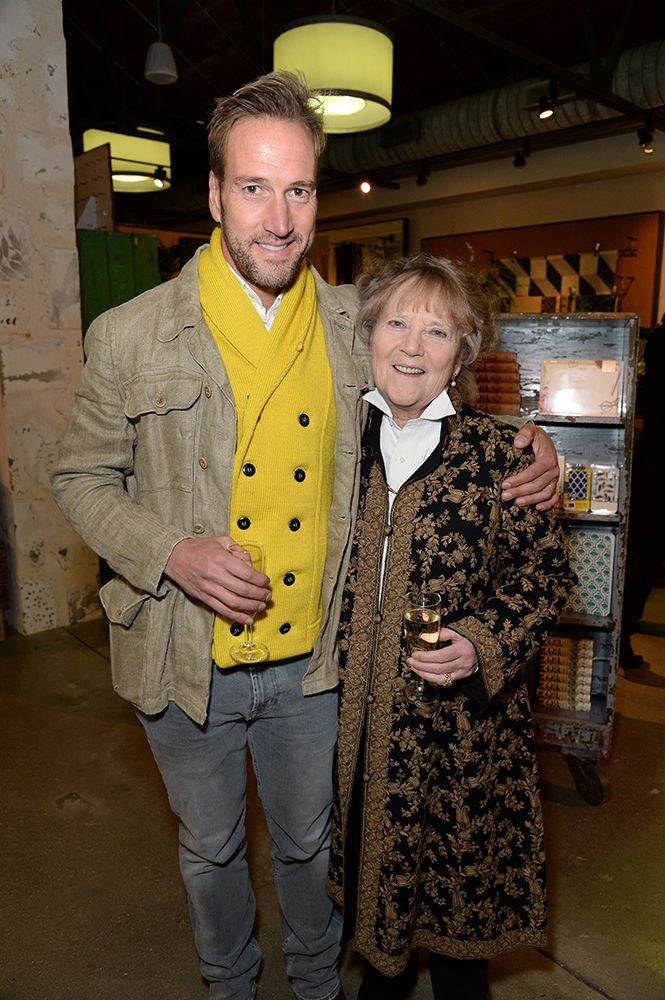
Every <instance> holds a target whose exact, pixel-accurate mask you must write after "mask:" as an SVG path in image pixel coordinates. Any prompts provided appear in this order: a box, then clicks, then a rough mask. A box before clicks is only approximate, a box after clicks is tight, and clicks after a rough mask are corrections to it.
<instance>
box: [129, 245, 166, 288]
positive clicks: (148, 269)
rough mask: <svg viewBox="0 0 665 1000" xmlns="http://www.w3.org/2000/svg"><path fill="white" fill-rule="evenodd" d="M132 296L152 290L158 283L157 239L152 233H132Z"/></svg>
mask: <svg viewBox="0 0 665 1000" xmlns="http://www.w3.org/2000/svg"><path fill="white" fill-rule="evenodd" d="M132 241H133V248H134V294H135V295H138V294H139V293H140V292H145V291H146V290H147V289H148V288H154V287H155V285H158V284H159V282H160V274H159V265H158V262H157V247H158V245H159V237H158V236H155V235H154V233H134V234H133V235H132Z"/></svg>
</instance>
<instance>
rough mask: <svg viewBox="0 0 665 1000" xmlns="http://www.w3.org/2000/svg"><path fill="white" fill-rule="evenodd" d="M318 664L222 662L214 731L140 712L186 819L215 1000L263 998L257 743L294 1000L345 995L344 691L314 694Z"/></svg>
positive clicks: (183, 825) (198, 922) (194, 902)
mask: <svg viewBox="0 0 665 1000" xmlns="http://www.w3.org/2000/svg"><path fill="white" fill-rule="evenodd" d="M307 662H308V661H307V658H304V659H298V660H293V661H290V662H282V663H275V664H271V663H267V664H256V665H254V666H240V667H232V668H231V669H229V670H220V669H218V668H217V667H216V666H214V665H213V667H212V681H211V692H210V706H209V711H208V718H207V720H206V722H205V723H204V724H203V725H199V724H197V723H195V722H193V721H192V720H191V719H190V718H189V717H188V716H187V715H185V713H184V712H183V711H181V709H179V708H178V707H177V705H175V704H173V703H170V704H169V707H168V708H167V709H166V710H165V711H164V712H162V713H161V714H160V715H157V716H147V715H143V714H141V713H139V719H140V721H141V723H142V725H143V727H144V728H145V731H146V733H147V736H148V740H149V742H150V747H151V749H152V752H153V754H154V757H155V760H156V761H157V765H158V767H159V770H160V772H161V774H162V778H163V779H164V784H165V785H166V790H167V792H168V796H169V801H170V803H171V808H172V809H173V811H174V812H175V814H176V815H177V816H178V818H179V820H180V868H181V871H182V876H183V879H184V882H185V887H186V890H187V895H188V900H189V909H190V915H191V920H192V926H193V930H194V938H195V942H196V947H197V950H198V953H199V956H200V959H201V971H202V973H203V976H204V977H205V978H206V979H207V980H208V981H209V982H210V997H211V1000H212V998H214V1000H252V998H253V997H254V996H255V993H256V985H255V982H256V976H257V973H258V970H259V966H260V962H261V953H260V950H259V946H258V944H257V942H256V940H255V938H254V936H253V927H254V918H255V912H256V904H255V899H254V893H253V891H252V886H251V884H250V880H249V873H248V868H247V862H246V857H245V853H246V841H245V793H246V773H247V770H246V768H247V749H248V748H249V751H250V753H251V755H252V762H253V766H254V773H255V775H256V780H257V785H258V789H259V795H260V798H261V802H262V804H263V809H264V812H265V815H266V819H267V823H268V828H269V830H270V835H271V838H272V864H273V871H274V878H275V887H276V890H277V895H278V898H279V902H280V907H281V910H282V918H283V919H282V948H283V951H284V955H285V958H286V969H287V973H288V975H289V976H290V977H291V981H292V986H293V991H294V994H295V995H296V997H298V998H300V1000H331V998H333V997H335V996H336V994H337V992H338V990H339V978H338V975H337V960H338V956H339V947H340V937H341V918H340V916H339V914H338V913H337V911H336V910H335V909H334V907H333V905H332V903H331V901H330V899H329V898H328V895H327V893H326V877H327V871H328V853H329V846H330V807H331V803H332V765H333V754H334V749H335V742H336V738H337V692H336V691H328V692H324V693H322V694H316V695H310V696H308V697H304V695H303V693H302V686H301V683H302V677H303V675H304V673H305V671H306V669H307Z"/></svg>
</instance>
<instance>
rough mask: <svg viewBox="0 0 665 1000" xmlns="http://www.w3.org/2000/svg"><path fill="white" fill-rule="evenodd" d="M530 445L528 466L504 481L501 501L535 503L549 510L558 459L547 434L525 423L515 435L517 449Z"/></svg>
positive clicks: (556, 477)
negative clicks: (530, 452)
mask: <svg viewBox="0 0 665 1000" xmlns="http://www.w3.org/2000/svg"><path fill="white" fill-rule="evenodd" d="M529 444H530V445H531V447H532V448H533V455H534V460H533V462H532V463H531V465H530V466H529V467H528V468H527V469H523V470H522V471H521V472H520V473H518V474H517V475H516V476H511V478H510V479H506V480H505V481H504V483H503V492H502V494H501V499H502V500H514V501H515V503H516V504H518V506H520V507H523V506H525V505H526V504H535V505H536V510H549V509H550V507H554V505H555V504H556V502H557V492H556V487H557V482H558V480H559V462H558V458H557V453H556V448H555V447H554V442H553V441H552V438H551V437H550V436H549V434H548V433H547V432H546V431H544V430H543V429H542V427H536V425H535V424H532V423H528V424H525V425H524V427H522V428H521V429H520V430H519V431H518V433H517V434H516V435H515V445H516V447H517V448H526V446H527V445H529Z"/></svg>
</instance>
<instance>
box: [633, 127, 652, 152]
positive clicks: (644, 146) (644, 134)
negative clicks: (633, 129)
mask: <svg viewBox="0 0 665 1000" xmlns="http://www.w3.org/2000/svg"><path fill="white" fill-rule="evenodd" d="M637 140H638V142H639V144H640V149H641V150H642V152H643V153H647V154H648V153H653V132H652V131H651V130H650V129H648V128H646V127H645V128H638V130H637Z"/></svg>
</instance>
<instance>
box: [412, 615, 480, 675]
mask: <svg viewBox="0 0 665 1000" xmlns="http://www.w3.org/2000/svg"><path fill="white" fill-rule="evenodd" d="M439 642H440V643H441V642H445V643H447V645H445V646H442V647H441V648H440V649H433V650H432V652H431V653H430V652H422V651H420V650H419V651H418V652H417V653H414V654H413V656H409V658H408V659H407V661H406V662H407V664H408V665H409V666H410V667H411V668H412V669H413V672H414V673H416V674H418V676H419V677H422V679H423V680H424V681H428V683H430V684H439V685H441V686H442V687H447V686H448V685H449V684H452V683H453V681H463V680H465V678H467V677H470V676H471V674H473V673H475V671H476V667H477V666H478V657H477V656H476V649H475V646H474V645H473V643H472V642H471V641H470V640H469V639H466V638H465V637H464V636H463V635H460V634H459V632H454V631H453V630H452V629H451V628H442V629H441V631H440V632H439Z"/></svg>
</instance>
